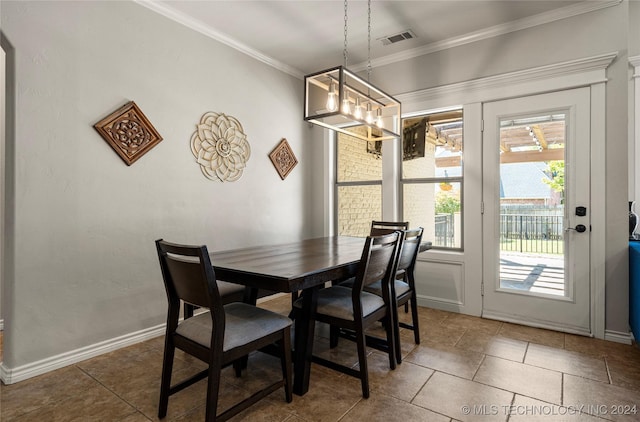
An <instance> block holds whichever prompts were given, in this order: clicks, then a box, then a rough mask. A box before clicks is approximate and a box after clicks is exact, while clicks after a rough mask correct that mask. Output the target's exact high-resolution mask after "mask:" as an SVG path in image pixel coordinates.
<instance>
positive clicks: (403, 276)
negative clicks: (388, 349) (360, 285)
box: [365, 227, 424, 363]
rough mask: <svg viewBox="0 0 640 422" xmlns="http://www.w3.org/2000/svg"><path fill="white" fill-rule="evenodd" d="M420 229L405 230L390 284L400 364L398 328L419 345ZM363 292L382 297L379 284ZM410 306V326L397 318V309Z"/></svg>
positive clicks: (400, 352) (371, 285) (370, 286)
mask: <svg viewBox="0 0 640 422" xmlns="http://www.w3.org/2000/svg"><path fill="white" fill-rule="evenodd" d="M423 232H424V230H423V228H422V227H418V228H416V229H411V230H405V231H404V236H403V240H402V245H401V246H400V253H399V256H398V264H397V267H396V277H395V280H394V282H393V283H392V284H391V297H395V298H396V306H394V307H393V321H394V322H395V324H396V327H395V330H394V332H395V333H396V336H395V348H396V358H397V360H398V363H401V362H402V350H401V344H400V327H403V328H406V329H409V330H412V331H413V338H414V341H415V344H420V326H419V320H418V300H417V297H416V282H415V276H414V270H415V266H416V261H417V258H418V252H419V250H420V242H421V241H422V234H423ZM365 291H367V292H371V293H375V294H377V295H380V296H382V294H383V286H382V284H381V283H380V282H376V283H373V284H370V285H369V286H367V287H366V288H365ZM408 304H410V305H411V324H407V323H405V322H400V320H399V318H398V308H400V307H401V306H407V305H408Z"/></svg>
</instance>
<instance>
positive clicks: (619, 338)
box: [604, 330, 633, 344]
mask: <svg viewBox="0 0 640 422" xmlns="http://www.w3.org/2000/svg"><path fill="white" fill-rule="evenodd" d="M604 339H605V340H608V341H615V342H616V343H622V344H632V343H633V334H631V333H622V332H619V331H611V330H606V331H605V332H604Z"/></svg>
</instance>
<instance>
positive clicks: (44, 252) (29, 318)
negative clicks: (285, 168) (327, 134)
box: [1, 1, 322, 368]
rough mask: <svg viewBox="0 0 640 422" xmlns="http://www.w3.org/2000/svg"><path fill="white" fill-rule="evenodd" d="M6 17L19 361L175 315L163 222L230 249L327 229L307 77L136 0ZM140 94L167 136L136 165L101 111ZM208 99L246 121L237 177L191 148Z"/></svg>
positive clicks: (185, 238) (8, 300)
mask: <svg viewBox="0 0 640 422" xmlns="http://www.w3.org/2000/svg"><path fill="white" fill-rule="evenodd" d="M1 28H2V34H3V37H4V38H3V48H4V49H5V51H6V52H7V56H8V57H9V58H8V62H9V64H8V67H9V72H10V73H11V75H8V79H9V80H10V81H13V82H12V83H14V85H15V90H14V92H9V91H11V90H8V94H10V98H9V104H10V108H12V109H14V110H15V113H13V112H8V114H9V115H10V119H9V120H10V121H8V122H7V125H8V131H9V132H10V133H11V135H10V136H9V137H8V139H7V140H6V142H7V150H8V153H9V154H10V155H9V157H8V158H7V165H8V167H9V177H10V179H12V180H10V181H9V184H10V186H9V192H8V195H9V200H8V207H7V210H6V216H5V217H6V222H7V238H6V242H5V246H7V268H5V270H6V271H7V272H6V273H5V276H6V277H5V295H3V297H4V304H3V313H4V315H5V341H4V344H5V350H4V360H5V362H4V364H5V366H6V367H8V368H16V367H20V366H21V365H25V364H28V363H33V362H36V361H38V360H40V359H44V358H48V357H51V356H54V355H56V354H60V353H64V352H68V351H71V350H75V349H78V348H81V347H84V346H88V345H92V344H95V343H97V342H100V341H104V340H108V339H112V338H114V337H117V336H121V335H125V334H128V333H132V332H135V331H137V330H142V329H145V328H149V327H152V326H155V325H157V324H161V323H163V322H164V320H165V315H166V298H165V293H164V287H163V285H162V279H161V276H160V272H159V268H158V263H157V257H156V255H155V249H154V244H153V241H154V240H155V239H157V238H160V237H163V238H165V239H170V240H172V241H176V242H189V243H206V244H208V246H209V248H210V249H211V250H216V249H226V248H232V247H238V246H243V245H251V244H258V243H261V242H262V241H266V240H269V241H276V242H277V241H288V240H292V239H298V238H301V237H309V236H312V235H319V234H322V225H321V224H320V226H319V228H314V222H313V221H312V220H311V219H310V218H311V217H312V214H311V213H312V211H311V208H313V207H312V204H311V203H310V201H311V200H312V199H313V198H311V197H310V196H309V195H311V194H310V193H308V192H310V190H311V189H310V187H311V166H310V165H309V162H310V159H311V157H312V155H311V151H309V149H308V148H307V145H308V138H309V137H310V136H312V133H311V131H310V130H309V129H308V127H307V125H306V124H304V123H303V121H302V119H301V111H300V110H302V82H301V81H300V80H298V79H296V78H293V77H291V76H289V75H286V74H284V73H282V72H280V71H278V70H275V69H273V68H271V67H269V66H267V65H264V64H262V63H260V62H258V61H255V60H253V59H251V58H249V57H248V56H246V55H244V54H241V53H239V52H237V51H235V50H233V49H231V48H229V47H226V46H224V45H222V44H220V43H218V42H216V41H213V40H211V39H209V38H207V37H205V36H203V35H201V34H199V33H197V32H194V31H192V30H190V29H187V28H186V27H183V26H181V25H179V24H177V23H175V22H173V21H170V20H168V19H166V18H164V17H162V16H160V15H158V14H156V13H154V12H152V11H150V10H148V9H146V8H144V7H142V6H140V5H138V4H135V3H133V2H5V1H3V3H2V21H1ZM129 100H133V101H135V102H136V104H137V105H138V106H139V107H140V108H141V109H142V111H143V112H144V113H145V114H146V116H147V117H148V118H149V119H150V121H151V122H152V123H153V124H154V126H155V127H156V129H157V130H158V131H159V132H160V134H161V135H162V137H163V138H164V140H163V141H162V142H161V143H160V144H158V145H157V146H156V147H155V148H154V149H152V150H151V151H150V152H149V153H147V155H145V156H144V157H142V158H141V159H140V160H139V161H137V162H136V163H134V164H133V165H132V166H131V167H127V166H126V165H125V164H124V162H123V161H122V160H121V159H120V158H119V157H118V156H117V155H116V154H115V152H114V151H113V150H112V149H111V147H110V146H109V145H108V144H107V143H106V142H105V141H104V140H103V139H102V138H101V137H100V136H99V135H98V133H97V132H96V131H95V130H94V128H93V127H92V126H93V124H94V123H96V122H97V121H98V120H100V119H102V118H103V117H104V116H106V115H107V114H109V113H110V112H111V111H113V110H115V109H116V108H118V107H120V106H121V105H122V104H124V103H126V102H127V101H129ZM207 111H214V112H223V113H225V114H228V115H231V116H234V117H236V118H237V119H238V120H239V121H240V122H241V123H242V125H243V128H244V131H245V133H246V134H247V136H248V140H249V142H250V144H251V148H252V153H251V159H250V160H249V162H248V165H247V168H246V169H245V171H244V175H243V176H242V178H241V179H240V180H239V181H238V182H235V183H220V182H213V181H210V180H208V179H206V178H205V177H204V176H203V175H202V174H201V172H200V169H199V167H198V165H197V164H196V163H195V159H194V157H193V156H192V154H191V151H190V145H189V140H190V137H191V134H192V133H193V131H194V129H195V127H196V126H195V125H196V124H197V123H198V122H199V120H200V117H201V116H202V114H203V113H205V112H207ZM283 137H284V138H287V139H288V141H289V143H290V145H291V147H292V149H293V151H294V153H295V154H296V155H297V157H298V160H299V164H298V166H297V167H296V168H295V169H294V170H293V171H292V173H291V174H290V175H289V176H288V178H287V179H286V180H285V181H282V180H281V179H280V177H279V176H278V174H277V172H276V171H275V169H274V168H273V166H272V164H271V162H270V160H269V158H268V154H269V153H270V152H271V150H272V149H273V148H274V147H275V146H276V145H277V143H278V142H279V141H280V139H281V138H283Z"/></svg>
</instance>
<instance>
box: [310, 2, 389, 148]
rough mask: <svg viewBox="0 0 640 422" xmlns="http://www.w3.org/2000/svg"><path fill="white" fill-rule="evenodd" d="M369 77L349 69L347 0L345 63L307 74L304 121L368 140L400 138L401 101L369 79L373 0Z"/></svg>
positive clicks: (369, 15)
mask: <svg viewBox="0 0 640 422" xmlns="http://www.w3.org/2000/svg"><path fill="white" fill-rule="evenodd" d="M367 7H368V10H367V12H368V28H367V33H368V57H367V79H366V80H365V79H363V78H361V77H360V76H358V75H356V74H355V73H354V72H352V71H350V70H348V69H347V0H345V1H344V50H343V58H344V64H343V65H342V66H337V67H333V68H331V69H326V70H323V71H320V72H315V73H312V74H310V75H307V76H305V77H304V87H305V91H304V92H305V97H304V120H306V121H308V122H311V123H314V124H316V125H319V126H323V127H325V128H327V129H332V130H335V131H338V132H341V133H344V134H347V135H350V136H354V137H356V138H359V139H362V140H365V141H384V140H389V139H396V138H400V134H399V133H398V132H399V129H396V127H398V128H399V126H400V102H399V101H398V100H396V99H395V98H393V97H392V96H390V95H389V94H387V93H385V92H384V91H382V90H381V89H379V88H377V87H375V86H374V85H372V84H371V83H370V82H369V77H370V75H371V0H368V3H367Z"/></svg>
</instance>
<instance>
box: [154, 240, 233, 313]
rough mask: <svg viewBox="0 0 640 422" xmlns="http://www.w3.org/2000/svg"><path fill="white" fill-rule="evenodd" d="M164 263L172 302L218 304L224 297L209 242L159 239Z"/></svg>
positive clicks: (208, 306) (197, 304) (211, 306)
mask: <svg viewBox="0 0 640 422" xmlns="http://www.w3.org/2000/svg"><path fill="white" fill-rule="evenodd" d="M156 245H157V249H158V257H159V259H160V267H161V269H162V275H163V279H164V282H165V288H166V290H167V296H168V297H169V302H170V303H172V301H175V300H183V301H184V302H187V303H190V304H193V305H196V306H200V307H203V308H209V309H215V308H218V307H219V306H217V305H219V304H220V303H221V300H220V293H219V291H218V285H217V283H216V278H215V273H214V271H213V266H212V265H211V259H210V258H209V253H208V251H207V247H206V246H189V245H177V244H174V243H169V242H165V241H164V240H157V241H156Z"/></svg>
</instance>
